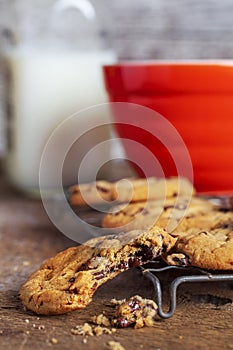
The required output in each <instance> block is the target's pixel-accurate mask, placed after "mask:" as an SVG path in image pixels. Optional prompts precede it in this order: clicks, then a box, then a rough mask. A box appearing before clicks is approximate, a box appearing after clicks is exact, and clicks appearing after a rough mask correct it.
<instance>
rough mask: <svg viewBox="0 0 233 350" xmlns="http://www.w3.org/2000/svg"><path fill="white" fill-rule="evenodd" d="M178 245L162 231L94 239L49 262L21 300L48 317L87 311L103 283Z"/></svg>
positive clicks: (28, 284) (29, 283) (25, 288)
mask: <svg viewBox="0 0 233 350" xmlns="http://www.w3.org/2000/svg"><path fill="white" fill-rule="evenodd" d="M175 242H176V238H173V237H172V236H171V235H169V234H168V233H167V232H166V231H165V230H164V229H162V228H158V227H153V228H151V229H150V230H147V231H139V230H135V231H130V232H127V233H121V234H118V235H107V236H103V237H97V238H94V239H91V240H89V241H87V242H86V243H85V244H84V245H80V246H78V247H72V248H69V249H67V250H65V251H63V252H61V253H58V254H57V255H56V256H55V257H53V258H50V259H48V260H47V261H46V262H45V263H44V264H43V265H42V266H41V267H40V269H39V270H38V271H36V272H35V273H34V274H32V276H31V277H30V278H29V279H28V281H27V282H26V283H25V284H24V285H23V286H22V288H21V290H20V299H21V301H22V303H23V305H24V306H26V307H27V308H28V309H30V310H32V311H34V312H36V313H38V314H44V315H51V314H62V313H66V312H69V311H72V310H77V309H81V308H84V307H86V306H87V305H88V304H89V303H90V302H91V300H92V296H93V294H94V292H95V291H96V290H97V288H98V287H99V286H101V285H102V284H103V283H105V282H106V281H108V280H109V279H111V278H113V277H115V276H117V275H118V274H119V273H121V272H123V271H125V270H127V269H129V268H131V267H136V266H140V265H143V264H145V263H147V262H148V261H150V260H152V259H155V258H157V257H161V256H163V254H167V253H168V252H169V250H170V249H171V248H172V247H173V246H174V244H175Z"/></svg>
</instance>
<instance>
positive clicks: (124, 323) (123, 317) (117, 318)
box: [111, 295, 158, 328]
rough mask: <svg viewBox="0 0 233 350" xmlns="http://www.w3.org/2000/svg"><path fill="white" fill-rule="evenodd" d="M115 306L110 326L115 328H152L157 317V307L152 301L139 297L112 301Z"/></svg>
mask: <svg viewBox="0 0 233 350" xmlns="http://www.w3.org/2000/svg"><path fill="white" fill-rule="evenodd" d="M113 303H114V304H115V305H117V306H116V311H115V314H114V316H113V318H112V320H111V324H112V325H113V326H116V327H117V328H126V327H130V326H133V327H134V328H142V327H145V326H146V327H152V326H153V325H154V322H155V318H156V316H157V309H158V306H157V305H156V303H155V302H154V301H153V300H150V299H143V298H142V297H141V296H139V295H135V296H133V297H131V298H130V299H129V300H125V299H123V300H117V301H116V300H114V301H113Z"/></svg>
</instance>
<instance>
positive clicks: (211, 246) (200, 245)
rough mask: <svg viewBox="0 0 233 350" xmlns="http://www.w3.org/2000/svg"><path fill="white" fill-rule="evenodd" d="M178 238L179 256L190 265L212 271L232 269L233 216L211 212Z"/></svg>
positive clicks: (176, 247)
mask: <svg viewBox="0 0 233 350" xmlns="http://www.w3.org/2000/svg"><path fill="white" fill-rule="evenodd" d="M194 225H196V226H197V227H196V228H195V227H192V226H190V228H189V229H187V230H186V231H185V232H183V234H181V233H180V234H179V235H178V240H177V243H176V246H175V251H176V252H177V253H183V254H185V255H186V256H187V258H188V264H189V265H192V266H198V267H201V268H206V269H211V270H233V213H232V212H229V213H220V212H216V213H214V212H212V213H211V214H209V215H208V216H206V217H203V219H202V221H201V222H199V223H198V224H195V223H194Z"/></svg>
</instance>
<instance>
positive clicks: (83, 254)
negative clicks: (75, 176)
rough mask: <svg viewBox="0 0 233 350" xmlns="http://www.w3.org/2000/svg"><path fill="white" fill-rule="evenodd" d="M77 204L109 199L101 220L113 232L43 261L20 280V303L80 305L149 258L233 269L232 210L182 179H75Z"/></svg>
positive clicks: (53, 307) (43, 307) (55, 308)
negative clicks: (87, 181)
mask: <svg viewBox="0 0 233 350" xmlns="http://www.w3.org/2000/svg"><path fill="white" fill-rule="evenodd" d="M69 200H70V203H71V204H72V205H75V206H86V205H89V206H92V205H95V206H96V205H97V206H98V205H99V204H103V202H104V203H105V204H107V205H108V206H109V212H108V213H107V214H106V215H105V216H104V218H103V221H102V226H103V227H104V228H107V229H108V230H109V231H111V232H112V233H113V234H110V235H106V236H102V237H98V238H94V239H91V240H89V241H87V242H86V243H85V244H84V245H81V246H78V247H74V248H69V249H67V250H66V251H64V252H61V253H59V254H58V255H56V256H55V257H53V258H51V259H49V260H48V261H46V262H45V263H44V264H43V265H42V266H41V268H40V269H39V270H38V271H37V272H35V273H34V274H33V275H32V276H31V277H30V278H29V280H28V281H27V282H26V283H25V284H24V285H23V286H22V288H21V291H20V297H21V300H22V302H23V304H24V305H25V306H26V307H27V308H29V309H31V310H33V311H35V312H36V313H41V314H58V313H64V312H68V311H71V310H75V309H80V308H83V307H85V306H86V305H87V304H88V303H89V302H90V301H91V299H92V295H93V294H94V292H95V291H96V289H97V288H98V287H99V286H100V285H102V284H103V283H105V282H106V281H107V280H109V279H111V278H113V277H115V276H116V275H117V274H119V273H121V272H122V271H125V270H126V269H128V268H132V267H136V266H140V265H143V264H145V263H147V262H148V261H150V260H153V259H163V260H164V261H166V262H167V263H168V264H178V265H191V266H198V267H202V268H206V269H217V270H233V211H232V207H231V205H230V202H229V206H228V207H222V206H217V205H215V204H213V203H211V202H210V201H208V200H206V199H202V198H198V197H197V196H195V190H194V189H193V187H192V185H191V184H190V183H189V182H188V181H187V180H186V179H178V178H171V179H167V180H164V179H157V178H150V179H147V180H146V179H137V180H132V179H125V180H121V181H120V182H118V183H109V182H106V181H97V182H96V183H92V184H87V185H80V186H78V185H77V186H73V187H72V188H70V191H69Z"/></svg>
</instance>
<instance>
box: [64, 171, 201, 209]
mask: <svg viewBox="0 0 233 350" xmlns="http://www.w3.org/2000/svg"><path fill="white" fill-rule="evenodd" d="M194 191H195V190H194V188H193V186H192V184H191V183H190V182H189V181H188V180H186V179H185V178H177V177H171V178H168V179H163V178H156V177H150V178H147V179H131V178H127V179H122V180H120V181H117V182H113V183H111V182H107V181H96V182H93V183H90V184H80V185H75V186H72V187H70V188H69V191H68V193H69V194H68V199H69V202H70V204H71V205H77V206H84V205H89V206H91V205H98V204H108V203H109V202H112V201H117V202H119V203H124V202H139V201H147V200H150V199H163V198H171V197H176V196H177V194H178V193H179V195H186V196H191V195H192V194H193V193H194Z"/></svg>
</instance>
